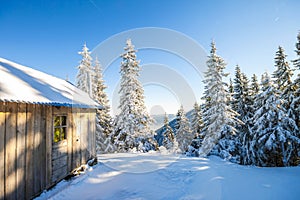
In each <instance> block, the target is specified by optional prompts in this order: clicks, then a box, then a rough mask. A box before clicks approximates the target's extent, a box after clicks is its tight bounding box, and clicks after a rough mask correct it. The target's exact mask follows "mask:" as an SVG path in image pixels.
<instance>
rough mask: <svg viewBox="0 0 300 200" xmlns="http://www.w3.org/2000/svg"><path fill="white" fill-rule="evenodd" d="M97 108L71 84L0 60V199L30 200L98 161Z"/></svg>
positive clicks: (95, 104) (86, 95)
mask: <svg viewBox="0 0 300 200" xmlns="http://www.w3.org/2000/svg"><path fill="white" fill-rule="evenodd" d="M98 107H99V105H98V104H97V103H95V102H94V101H93V100H92V99H90V98H89V96H88V94H86V93H84V92H82V91H81V90H79V89H77V88H76V87H75V86H74V85H72V84H71V83H69V82H67V81H65V80H62V79H59V78H56V77H54V76H51V75H48V74H45V73H43V72H40V71H37V70H34V69H32V68H28V67H25V66H22V65H19V64H16V63H14V62H11V61H8V60H5V59H2V58H0V199H31V198H33V197H35V196H37V195H39V194H40V193H41V192H42V191H43V190H45V189H48V188H50V187H51V186H53V185H54V184H55V183H57V182H58V181H60V180H62V179H63V178H65V177H66V176H67V175H68V174H69V173H70V172H71V171H72V170H73V169H74V168H76V167H79V166H80V165H81V164H85V163H86V162H87V160H89V159H91V158H93V157H95V156H96V150H95V149H96V148H95V114H96V108H98Z"/></svg>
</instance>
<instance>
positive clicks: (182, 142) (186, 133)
mask: <svg viewBox="0 0 300 200" xmlns="http://www.w3.org/2000/svg"><path fill="white" fill-rule="evenodd" d="M178 113H180V115H179V117H178V118H177V127H176V141H177V142H178V146H179V149H180V151H181V152H182V153H185V152H186V151H187V150H188V146H189V145H190V144H191V143H192V140H193V139H194V135H193V134H192V131H191V128H190V123H189V120H188V119H187V117H186V116H185V113H184V110H183V107H182V106H181V107H180V109H179V111H178Z"/></svg>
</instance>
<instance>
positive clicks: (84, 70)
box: [76, 44, 93, 98]
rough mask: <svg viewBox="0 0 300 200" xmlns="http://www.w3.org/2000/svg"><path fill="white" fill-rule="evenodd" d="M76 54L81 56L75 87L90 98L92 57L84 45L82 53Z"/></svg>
mask: <svg viewBox="0 0 300 200" xmlns="http://www.w3.org/2000/svg"><path fill="white" fill-rule="evenodd" d="M78 54H80V55H81V56H82V60H81V61H80V64H79V66H78V67H77V68H78V73H77V76H76V86H77V87H78V88H79V89H81V90H82V91H84V92H86V93H88V94H89V96H90V97H91V98H92V97H93V94H92V93H93V91H92V77H93V69H92V57H91V53H90V52H89V49H88V48H87V46H86V44H84V45H83V48H82V51H80V52H78Z"/></svg>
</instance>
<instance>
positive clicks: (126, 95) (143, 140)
mask: <svg viewBox="0 0 300 200" xmlns="http://www.w3.org/2000/svg"><path fill="white" fill-rule="evenodd" d="M124 50H125V52H124V53H123V54H122V55H121V57H122V62H121V71H120V73H121V88H120V91H119V93H120V106H119V108H120V114H119V115H118V116H117V117H116V119H115V122H114V125H115V127H114V131H113V137H114V143H115V145H116V146H117V147H118V150H119V151H123V152H124V151H131V150H136V151H149V150H151V149H155V148H157V144H156V143H155V140H154V132H153V131H151V130H150V123H151V121H152V120H151V118H150V116H149V114H148V112H147V110H146V106H145V103H144V91H143V88H142V85H141V83H140V82H139V80H138V77H139V72H140V70H141V68H140V66H139V61H138V60H137V59H136V50H135V49H134V46H133V44H132V43H131V40H130V39H128V40H127V42H126V47H125V48H124Z"/></svg>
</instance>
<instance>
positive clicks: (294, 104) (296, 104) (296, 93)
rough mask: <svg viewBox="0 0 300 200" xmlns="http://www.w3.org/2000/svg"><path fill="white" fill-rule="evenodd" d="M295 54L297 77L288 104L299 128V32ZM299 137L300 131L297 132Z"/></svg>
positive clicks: (299, 154)
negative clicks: (292, 96)
mask: <svg viewBox="0 0 300 200" xmlns="http://www.w3.org/2000/svg"><path fill="white" fill-rule="evenodd" d="M295 52H296V56H297V58H296V59H295V60H293V61H292V62H293V65H294V68H295V70H296V72H298V73H297V77H296V78H295V80H294V82H293V88H294V90H295V91H294V100H293V101H292V103H291V106H290V113H289V114H290V115H291V116H292V117H293V118H294V119H295V121H296V124H297V127H298V129H300V32H299V33H298V37H297V42H296V50H295ZM297 136H298V138H300V132H299V131H298V134H297ZM298 160H300V145H299V146H298Z"/></svg>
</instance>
